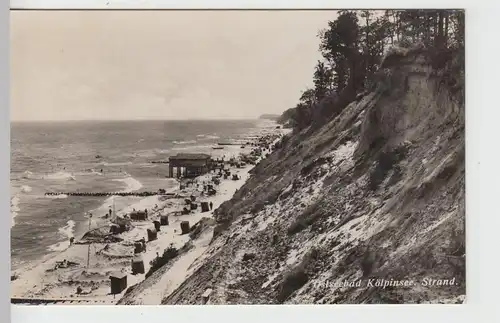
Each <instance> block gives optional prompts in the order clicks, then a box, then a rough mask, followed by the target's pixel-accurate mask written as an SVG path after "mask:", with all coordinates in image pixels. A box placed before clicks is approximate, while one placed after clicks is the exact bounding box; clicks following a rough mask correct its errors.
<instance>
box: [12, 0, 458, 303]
mask: <svg viewBox="0 0 500 323" xmlns="http://www.w3.org/2000/svg"><path fill="white" fill-rule="evenodd" d="M10 33H11V39H10V47H11V55H10V56H11V92H10V93H11V108H10V109H11V113H10V114H11V129H10V131H11V134H10V137H11V155H10V158H11V170H10V174H11V178H10V187H11V196H10V199H11V208H10V209H11V217H12V223H11V229H10V232H11V278H10V284H11V291H10V294H11V302H12V303H13V304H19V305H65V304H71V305H80V304H81V305H172V304H191V305H205V304H206V305H226V304H420V303H435V304H439V303H447V304H461V303H464V302H465V298H466V297H465V296H466V288H465V286H466V276H465V271H466V266H465V263H466V258H465V254H466V247H465V245H466V244H465V241H466V239H465V223H466V221H465V99H464V97H465V11H464V10H457V9H453V10H452V9H449V10H445V9H439V10H438V9H428V10H417V9H411V10H403V9H398V10H396V9H394V10H391V9H387V10H347V9H343V10H268V11H265V10H224V11H218V10H205V11H204V10H151V11H145V10H143V11H132V10H128V11H124V10H122V11H120V10H100V11H96V10H93V11H85V10H71V11H63V10H51V11H48V10H47V11H37V10H12V11H11V12H10Z"/></svg>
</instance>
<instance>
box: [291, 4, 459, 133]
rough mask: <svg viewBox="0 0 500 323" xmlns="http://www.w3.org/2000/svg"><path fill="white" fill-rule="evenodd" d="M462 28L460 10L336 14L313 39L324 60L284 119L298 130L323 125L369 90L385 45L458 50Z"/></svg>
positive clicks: (343, 12)
mask: <svg viewBox="0 0 500 323" xmlns="http://www.w3.org/2000/svg"><path fill="white" fill-rule="evenodd" d="M464 27H465V15H464V11H463V10H434V9H433V10H417V9H415V10H413V9H412V10H385V11H382V10H340V11H338V17H337V19H335V20H333V21H330V22H328V28H326V29H325V30H322V31H320V33H319V35H318V36H319V38H320V46H319V50H320V52H321V54H322V56H323V60H321V61H318V63H317V65H316V67H315V70H314V73H313V81H314V88H312V89H307V90H306V91H304V92H303V94H302V96H301V98H300V100H299V103H298V104H297V106H296V107H295V108H294V112H291V111H290V110H288V111H287V115H291V116H293V118H292V119H293V123H294V124H295V125H296V127H297V129H303V128H305V127H307V126H309V125H310V124H311V123H313V122H320V123H321V122H327V121H328V120H329V119H330V118H331V117H332V116H333V115H336V114H338V113H340V112H341V111H342V110H343V109H344V108H345V107H346V106H347V105H348V104H349V103H350V102H352V101H353V100H354V99H355V98H356V95H357V93H359V92H361V91H363V90H364V89H365V88H366V87H367V86H370V85H371V83H372V79H373V75H374V74H375V72H376V71H377V69H378V67H379V64H380V62H381V58H382V57H383V54H384V52H385V50H386V49H387V48H388V46H391V45H395V44H398V45H405V44H410V43H415V42H422V43H424V44H425V45H426V46H427V47H435V48H437V49H446V48H453V49H463V48H464V37H465V28H464ZM334 94H336V95H334ZM328 98H331V99H330V100H326V99H328ZM325 102H326V103H325ZM313 110H320V112H319V113H317V112H315V111H313Z"/></svg>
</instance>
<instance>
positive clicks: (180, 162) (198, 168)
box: [168, 153, 211, 178]
mask: <svg viewBox="0 0 500 323" xmlns="http://www.w3.org/2000/svg"><path fill="white" fill-rule="evenodd" d="M168 168H169V171H168V176H169V177H181V176H182V177H185V178H193V177H197V176H200V175H203V174H206V173H208V172H209V171H210V168H211V157H210V155H207V154H187V153H181V154H177V155H175V156H172V157H170V158H169V165H168ZM174 169H175V176H174Z"/></svg>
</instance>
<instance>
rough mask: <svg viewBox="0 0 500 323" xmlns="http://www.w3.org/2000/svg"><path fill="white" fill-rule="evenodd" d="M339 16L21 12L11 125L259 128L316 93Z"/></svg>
mask: <svg viewBox="0 0 500 323" xmlns="http://www.w3.org/2000/svg"><path fill="white" fill-rule="evenodd" d="M332 19H335V13H334V12H333V11H12V12H11V71H10V72H11V120H13V121H44V120H92V119H97V120H136V119H146V120H150V119H167V120H173V119H174V120H175V119H207V118H209V119H211V118H214V119H221V118H229V119H232V118H254V117H257V116H259V115H261V114H264V113H275V114H279V113H281V112H283V111H284V110H286V109H288V108H291V107H293V106H295V104H296V103H297V101H298V99H299V97H300V95H301V92H302V91H303V90H304V89H305V88H306V87H307V86H311V85H312V74H313V70H314V65H315V64H316V62H317V60H318V59H320V58H321V57H320V54H319V52H318V46H319V39H318V37H317V34H318V32H319V30H320V29H323V28H325V27H326V26H327V23H328V21H329V20H332Z"/></svg>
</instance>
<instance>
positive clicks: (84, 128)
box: [10, 120, 275, 271]
mask: <svg viewBox="0 0 500 323" xmlns="http://www.w3.org/2000/svg"><path fill="white" fill-rule="evenodd" d="M271 128H275V123H273V122H271V121H266V120H220V121H213V120H210V121H208V120H203V121H202V120H200V121H193V120H189V121H68V122H13V123H11V179H10V183H11V216H12V226H11V269H12V270H13V271H15V270H17V269H19V270H21V269H22V268H25V267H30V266H31V265H34V264H36V263H39V262H41V261H43V260H44V259H47V258H48V257H51V256H52V255H54V254H56V253H58V252H61V251H63V250H65V249H66V248H68V247H69V239H70V238H71V237H76V238H78V237H79V236H80V235H82V234H83V233H84V232H85V230H86V229H88V223H89V220H88V217H87V214H88V213H92V214H93V215H96V216H101V215H104V214H105V213H106V212H108V210H109V209H110V208H111V207H112V205H113V207H114V208H115V211H116V212H119V210H120V209H122V208H124V207H125V206H127V205H129V204H130V203H132V202H133V201H134V199H140V197H137V198H130V197H90V196H88V197H68V196H66V195H56V196H46V195H45V193H47V192H68V191H79V192H120V191H157V190H158V189H160V188H162V189H165V190H167V191H168V190H172V189H173V188H174V187H177V185H178V183H177V182H176V181H175V180H174V179H171V178H167V174H168V165H167V164H162V163H152V162H153V161H156V162H157V161H167V160H168V157H169V156H172V155H175V154H177V153H181V152H197V153H208V154H212V155H214V153H215V154H219V155H220V154H224V150H214V149H213V147H214V146H215V145H216V144H217V143H218V142H221V141H229V140H244V139H246V138H249V137H253V136H258V135H259V134H261V133H263V132H265V131H266V130H270V129H271ZM225 149H230V147H227V148H225Z"/></svg>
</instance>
